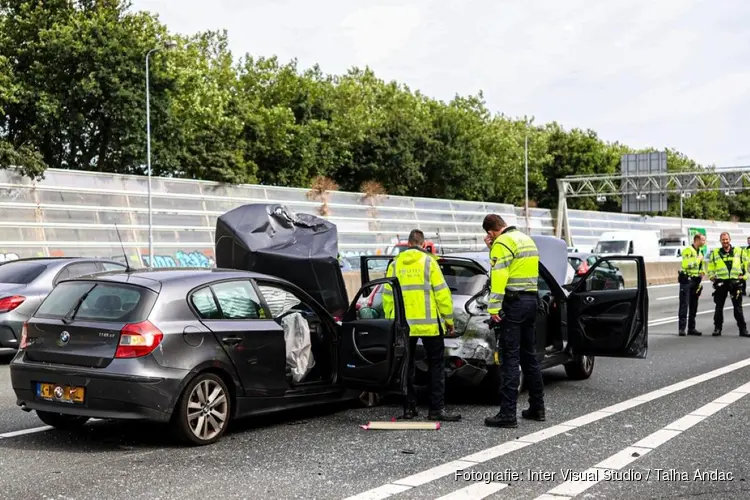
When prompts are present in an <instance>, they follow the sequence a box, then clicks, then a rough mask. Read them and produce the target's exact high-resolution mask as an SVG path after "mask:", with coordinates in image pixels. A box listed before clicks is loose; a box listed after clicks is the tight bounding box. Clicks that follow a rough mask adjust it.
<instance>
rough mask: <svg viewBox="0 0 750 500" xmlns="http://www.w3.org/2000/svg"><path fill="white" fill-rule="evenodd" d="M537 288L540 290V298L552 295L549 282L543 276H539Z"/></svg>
mask: <svg viewBox="0 0 750 500" xmlns="http://www.w3.org/2000/svg"><path fill="white" fill-rule="evenodd" d="M536 286H537V290H538V292H537V293H538V294H539V297H544V296H545V295H547V294H548V293H552V289H551V288H550V286H549V284H548V283H547V280H545V279H544V276H542V275H541V274H540V275H539V278H537V280H536Z"/></svg>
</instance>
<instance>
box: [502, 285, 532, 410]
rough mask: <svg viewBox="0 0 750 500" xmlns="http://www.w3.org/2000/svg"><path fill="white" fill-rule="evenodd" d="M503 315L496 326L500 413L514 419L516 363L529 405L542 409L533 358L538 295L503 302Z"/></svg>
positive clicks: (516, 380) (517, 375)
mask: <svg viewBox="0 0 750 500" xmlns="http://www.w3.org/2000/svg"><path fill="white" fill-rule="evenodd" d="M503 312H504V313H505V316H504V317H503V319H502V321H501V322H500V326H498V328H496V330H495V332H496V334H499V338H498V345H499V347H500V350H501V366H500V373H501V374H502V376H501V382H500V414H501V416H502V417H503V418H507V419H509V420H515V419H516V411H517V404H518V384H519V381H520V380H519V364H520V369H521V370H523V375H524V377H525V379H526V383H527V384H528V387H529V406H530V407H531V408H533V409H542V408H544V382H543V381H542V370H541V369H540V368H539V361H538V360H537V358H536V327H535V324H536V312H537V297H536V294H534V295H521V296H520V297H519V299H518V300H515V301H512V302H509V301H507V300H506V301H504V302H503Z"/></svg>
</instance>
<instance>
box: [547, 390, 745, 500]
mask: <svg viewBox="0 0 750 500" xmlns="http://www.w3.org/2000/svg"><path fill="white" fill-rule="evenodd" d="M748 394H750V382H748V383H746V384H743V385H741V386H739V387H737V388H736V389H734V390H732V391H729V392H728V393H726V394H724V395H723V396H721V397H719V398H716V399H715V400H713V401H712V402H710V403H708V404H706V405H703V406H701V407H700V408H698V409H697V410H695V411H694V412H692V413H688V414H687V415H685V416H684V417H681V418H678V419H677V420H675V421H674V422H672V423H671V424H669V425H667V426H664V427H663V428H661V429H659V430H658V431H656V432H653V433H651V434H649V435H648V436H646V437H645V438H643V439H641V440H640V441H638V442H636V443H633V444H632V445H631V446H628V447H627V448H625V449H624V450H620V451H618V452H617V453H615V454H614V455H612V456H610V457H609V458H605V459H604V460H603V461H601V462H599V463H598V464H596V465H594V466H593V467H591V468H589V469H587V470H585V471H583V472H582V473H580V474H579V475H578V477H580V479H575V480H569V481H565V482H564V483H562V484H560V485H558V486H555V487H554V488H552V489H551V490H549V491H548V492H547V493H545V494H544V495H541V496H538V497H536V498H535V499H534V500H563V499H569V498H575V497H576V496H577V495H580V494H581V493H583V492H584V491H586V490H588V489H589V488H591V487H593V486H595V485H597V484H598V483H600V482H601V481H603V480H605V479H606V478H607V477H612V472H614V471H618V470H622V469H623V468H625V467H626V466H628V465H630V464H631V463H633V462H635V461H636V460H638V459H639V458H641V457H642V456H643V455H646V454H647V453H650V452H652V451H654V450H655V449H657V448H658V447H659V446H662V445H663V444H664V443H666V442H667V441H669V440H671V439H674V438H676V437H677V436H679V435H680V434H682V433H683V432H685V431H687V430H688V429H690V428H691V427H693V426H695V425H698V424H699V423H701V422H703V421H704V420H705V419H707V418H708V417H710V416H711V415H714V414H715V413H718V412H720V411H721V410H723V409H724V408H726V407H727V406H729V405H731V404H732V403H734V402H736V401H739V400H740V399H742V398H744V397H745V396H747V395H748ZM649 474H650V472H649Z"/></svg>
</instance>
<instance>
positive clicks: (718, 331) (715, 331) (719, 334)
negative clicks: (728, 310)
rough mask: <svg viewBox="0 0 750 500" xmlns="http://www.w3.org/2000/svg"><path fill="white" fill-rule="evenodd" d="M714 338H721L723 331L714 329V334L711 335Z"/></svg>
mask: <svg viewBox="0 0 750 500" xmlns="http://www.w3.org/2000/svg"><path fill="white" fill-rule="evenodd" d="M711 335H712V336H714V337H720V336H721V329H720V328H714V333H712V334H711Z"/></svg>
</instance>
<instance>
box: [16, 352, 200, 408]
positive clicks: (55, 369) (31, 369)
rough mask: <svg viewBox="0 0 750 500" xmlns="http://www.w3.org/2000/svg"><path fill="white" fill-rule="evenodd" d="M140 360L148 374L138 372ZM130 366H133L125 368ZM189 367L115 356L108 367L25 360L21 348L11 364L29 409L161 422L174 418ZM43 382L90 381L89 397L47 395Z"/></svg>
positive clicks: (19, 401)
mask: <svg viewBox="0 0 750 500" xmlns="http://www.w3.org/2000/svg"><path fill="white" fill-rule="evenodd" d="M128 363H130V366H128ZM134 364H139V365H142V366H143V367H144V372H145V373H147V375H136V374H132V368H133V365H134ZM126 367H127V368H129V369H123V368H126ZM118 368H120V369H118ZM129 372H130V373H129ZM188 373H189V372H188V371H182V370H170V369H164V368H161V367H158V365H156V364H155V363H149V361H146V360H142V359H129V360H124V359H123V360H114V361H113V362H112V363H111V364H110V365H109V366H108V367H107V368H104V369H91V368H83V367H81V368H79V367H75V366H61V365H57V366H51V365H48V364H44V363H35V362H30V361H25V360H23V355H22V354H20V355H18V356H16V358H15V359H14V360H13V361H12V362H11V365H10V378H11V384H12V386H13V391H14V392H15V394H16V398H17V399H16V404H17V405H18V406H20V407H21V408H22V409H24V410H26V411H30V410H41V411H48V412H54V413H63V414H68V415H82V416H87V417H92V418H101V419H126V420H132V419H138V420H140V419H145V420H153V421H157V422H166V421H168V420H169V419H170V417H171V415H172V409H173V407H174V404H175V402H176V400H177V397H178V395H179V390H180V387H181V383H182V381H183V380H184V378H185V377H186V376H187V375H188ZM38 382H45V383H52V384H60V385H71V386H76V387H84V388H85V389H86V392H85V397H84V402H83V403H82V404H71V403H57V402H50V401H46V400H43V399H41V398H39V397H37V395H36V384H37V383H38Z"/></svg>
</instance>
